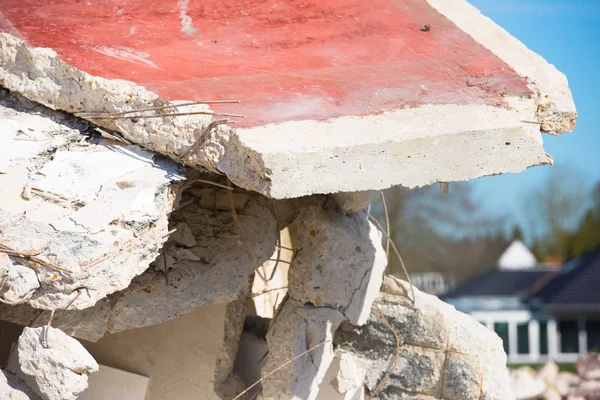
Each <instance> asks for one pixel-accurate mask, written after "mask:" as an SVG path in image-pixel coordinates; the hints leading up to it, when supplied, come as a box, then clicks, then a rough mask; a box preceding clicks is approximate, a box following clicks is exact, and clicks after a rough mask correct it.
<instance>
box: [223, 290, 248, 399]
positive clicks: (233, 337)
mask: <svg viewBox="0 0 600 400" xmlns="http://www.w3.org/2000/svg"><path fill="white" fill-rule="evenodd" d="M249 294H250V280H248V284H247V285H246V287H245V289H244V290H242V291H241V292H240V293H239V296H238V298H237V299H236V300H235V301H233V302H231V303H229V304H227V308H226V311H225V323H224V327H223V343H222V344H221V350H220V354H219V357H218V359H217V365H216V367H215V378H214V381H215V392H216V393H217V394H218V395H219V396H221V398H222V399H225V400H229V399H232V398H234V397H235V395H237V394H238V393H240V392H241V391H242V390H244V383H243V382H242V380H241V379H240V377H239V376H237V374H236V373H235V372H234V371H233V367H234V364H235V358H236V355H237V352H238V347H239V344H240V337H241V336H242V330H243V328H244V319H245V318H246V309H247V305H248V301H247V299H248V295H249Z"/></svg>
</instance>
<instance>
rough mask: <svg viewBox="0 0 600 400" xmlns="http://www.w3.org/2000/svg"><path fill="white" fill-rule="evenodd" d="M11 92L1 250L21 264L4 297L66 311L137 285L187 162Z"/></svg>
mask: <svg viewBox="0 0 600 400" xmlns="http://www.w3.org/2000/svg"><path fill="white" fill-rule="evenodd" d="M2 95H3V100H2V103H1V104H0V116H1V119H0V126H1V129H2V131H3V135H2V137H3V141H6V143H5V145H6V146H8V151H3V152H1V155H0V158H1V159H3V165H5V167H4V171H3V172H4V173H3V174H0V252H4V253H6V254H7V255H8V256H10V258H12V259H13V263H14V264H15V266H14V267H13V268H11V269H12V272H11V274H12V275H10V276H8V277H7V282H6V285H5V286H6V288H5V289H6V292H5V293H4V295H3V296H4V298H5V300H7V301H12V302H14V301H27V303H29V304H31V305H32V306H33V307H36V308H41V309H57V308H61V307H62V306H64V305H65V304H67V303H68V302H69V301H70V300H71V299H73V297H74V296H75V295H76V294H75V293H74V292H75V291H76V290H79V289H78V288H85V293H82V294H81V295H80V296H79V297H78V298H77V300H76V301H75V302H74V303H73V304H72V306H71V307H72V308H76V309H83V308H87V307H90V306H93V305H94V304H95V303H96V302H97V301H98V300H100V299H102V298H103V297H105V296H106V295H107V294H110V293H113V292H115V291H118V290H122V289H125V288H126V287H127V286H129V283H130V282H131V279H132V278H133V277H134V276H136V275H139V274H140V273H142V272H143V271H144V270H146V268H147V267H148V265H149V264H150V263H151V262H152V261H153V260H154V259H155V258H156V256H157V255H158V251H159V250H160V247H161V245H162V243H163V242H164V241H165V240H166V239H167V232H168V226H167V224H168V221H167V218H168V213H169V212H170V211H171V209H172V207H173V201H174V194H173V192H172V191H173V186H172V185H171V184H172V182H173V181H176V180H178V179H181V178H180V177H178V174H177V167H176V166H175V165H174V164H173V163H172V162H170V161H168V160H164V159H158V158H155V156H154V154H152V153H150V152H147V151H144V150H142V149H140V148H139V147H136V146H124V145H119V144H115V142H114V141H106V140H103V139H97V138H93V137H90V136H89V134H87V135H85V134H84V133H88V131H87V129H88V126H87V124H83V125H82V124H81V122H80V121H77V120H73V118H69V117H68V116H66V115H63V114H61V113H57V112H50V111H48V110H46V109H44V108H42V107H39V106H38V107H35V106H30V107H23V106H21V105H19V104H16V103H15V102H14V101H13V99H14V98H13V99H11V98H9V97H8V96H7V94H6V92H2ZM33 113H36V114H37V115H32V114H33ZM33 117H35V118H33ZM4 261H5V260H4ZM17 263H19V264H23V265H21V266H17ZM117 265H118V266H119V268H114V266H117ZM18 271H20V272H18ZM15 274H17V275H18V276H19V277H20V278H19V279H17V280H15V279H16V277H17V275H15ZM11 276H12V278H11ZM13 278H14V279H13ZM25 278H27V279H25ZM17 282H18V283H17ZM25 292H27V293H25ZM15 296H17V297H15Z"/></svg>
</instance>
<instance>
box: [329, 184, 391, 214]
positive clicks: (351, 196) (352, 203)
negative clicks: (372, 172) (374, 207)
mask: <svg viewBox="0 0 600 400" xmlns="http://www.w3.org/2000/svg"><path fill="white" fill-rule="evenodd" d="M379 196H380V193H379V192H378V191H376V190H367V191H366V192H341V193H335V194H334V195H333V197H334V198H335V201H337V203H338V205H339V206H340V208H341V209H342V210H343V211H344V212H345V213H355V212H359V211H361V210H364V209H365V208H367V206H368V205H369V204H371V203H372V202H374V201H375V200H377V199H378V198H379Z"/></svg>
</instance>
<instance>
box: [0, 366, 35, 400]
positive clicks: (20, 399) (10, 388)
mask: <svg viewBox="0 0 600 400" xmlns="http://www.w3.org/2000/svg"><path fill="white" fill-rule="evenodd" d="M0 399H3V400H4V399H6V400H41V399H40V397H39V396H38V395H37V394H35V393H34V392H33V391H32V390H31V389H30V388H29V387H28V386H27V385H26V384H25V382H23V381H22V380H21V379H19V378H18V377H17V376H16V375H14V374H12V373H10V372H8V371H2V370H0Z"/></svg>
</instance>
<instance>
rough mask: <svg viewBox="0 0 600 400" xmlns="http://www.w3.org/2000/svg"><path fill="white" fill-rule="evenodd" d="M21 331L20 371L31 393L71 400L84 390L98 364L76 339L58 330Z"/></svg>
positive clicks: (55, 398) (48, 397)
mask: <svg viewBox="0 0 600 400" xmlns="http://www.w3.org/2000/svg"><path fill="white" fill-rule="evenodd" d="M45 330H46V329H45V328H25V329H24V330H23V333H22V334H21V336H20V337H19V345H18V355H19V365H20V367H21V371H22V372H23V373H24V374H26V375H29V376H32V377H33V378H34V381H35V389H34V390H35V391H37V392H39V394H41V395H42V396H43V398H44V399H47V400H73V399H76V398H77V396H78V395H79V394H80V393H81V392H83V391H84V390H85V388H86V387H87V381H88V375H89V374H91V373H93V372H97V371H98V368H99V367H98V363H96V361H95V360H94V359H93V358H92V356H91V355H90V354H89V353H88V352H87V351H86V350H85V348H84V347H83V346H82V345H81V343H79V342H78V341H77V340H75V339H73V338H71V337H69V336H67V335H66V334H65V333H64V332H62V331H60V330H59V329H55V328H49V330H48V336H47V339H48V343H47V344H48V346H49V347H45V345H43V344H42V343H44V344H46V340H45V336H44V335H45Z"/></svg>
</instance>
